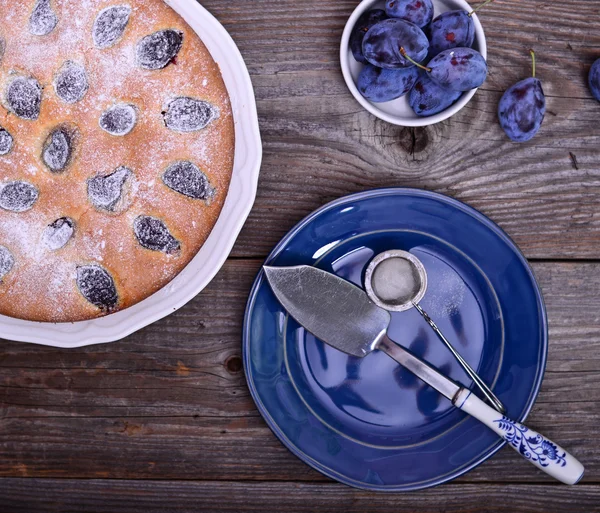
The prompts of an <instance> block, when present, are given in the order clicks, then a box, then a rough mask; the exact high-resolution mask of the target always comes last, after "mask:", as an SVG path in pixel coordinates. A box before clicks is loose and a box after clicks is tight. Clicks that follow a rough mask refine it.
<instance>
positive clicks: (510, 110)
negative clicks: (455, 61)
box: [498, 77, 546, 142]
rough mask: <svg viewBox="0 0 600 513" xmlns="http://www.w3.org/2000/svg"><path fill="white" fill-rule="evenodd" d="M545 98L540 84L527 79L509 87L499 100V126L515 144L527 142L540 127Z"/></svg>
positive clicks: (531, 78) (535, 79) (537, 81)
mask: <svg viewBox="0 0 600 513" xmlns="http://www.w3.org/2000/svg"><path fill="white" fill-rule="evenodd" d="M545 114H546V97H545V96H544V90H543V89H542V83H541V82H540V81H539V80H538V79H537V78H535V77H529V78H526V79H525V80H521V81H520V82H517V83H516V84H515V85H514V86H512V87H510V88H509V89H508V90H507V91H506V92H505V93H504V95H503V96H502V98H501V99H500V105H499V106H498V118H499V119H500V126H501V127H502V129H503V130H504V131H505V132H506V135H508V137H509V138H510V139H511V140H513V141H515V142H525V141H529V140H530V139H531V138H532V137H533V136H534V135H535V134H536V133H537V132H538V130H539V129H540V127H541V126H542V121H544V115H545Z"/></svg>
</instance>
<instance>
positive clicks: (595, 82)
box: [588, 59, 600, 102]
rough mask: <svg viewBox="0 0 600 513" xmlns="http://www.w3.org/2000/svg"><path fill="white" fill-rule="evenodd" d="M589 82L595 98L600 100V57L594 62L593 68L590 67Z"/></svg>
mask: <svg viewBox="0 0 600 513" xmlns="http://www.w3.org/2000/svg"><path fill="white" fill-rule="evenodd" d="M588 82H589V84H590V90H591V91H592V94H593V95H594V98H596V100H598V101H599V102H600V59H598V60H597V61H596V62H594V64H592V69H590V74H589V76H588Z"/></svg>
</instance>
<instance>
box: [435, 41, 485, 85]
mask: <svg viewBox="0 0 600 513" xmlns="http://www.w3.org/2000/svg"><path fill="white" fill-rule="evenodd" d="M427 67H428V68H429V70H430V73H429V75H430V77H431V79H432V80H433V81H434V82H436V83H437V84H439V85H440V86H442V87H445V88H447V89H452V90H453V91H469V90H470V89H474V88H475V87H479V86H480V85H481V84H483V83H484V82H485V78H486V76H487V64H486V62H485V59H484V58H483V56H482V55H481V54H480V53H479V52H478V51H477V50H473V49H472V48H451V49H450V50H444V51H443V52H442V53H440V54H438V55H436V56H435V57H434V58H433V59H431V60H430V61H429V64H427Z"/></svg>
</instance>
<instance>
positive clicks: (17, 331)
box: [0, 0, 262, 348]
mask: <svg viewBox="0 0 600 513" xmlns="http://www.w3.org/2000/svg"><path fill="white" fill-rule="evenodd" d="M165 2H166V3H167V4H168V5H169V6H171V7H172V8H173V9H174V10H175V11H176V12H177V13H178V14H179V15H180V16H181V17H182V18H183V19H184V20H185V21H186V22H187V23H188V24H189V25H190V26H191V27H192V28H193V29H194V30H195V31H196V33H197V34H198V35H199V36H200V38H201V39H202V41H203V42H204V44H205V45H206V47H207V48H208V50H209V51H210V53H211V54H212V56H213V58H214V59H215V61H216V62H217V63H218V64H219V66H220V68H221V72H222V74H223V79H224V80H225V85H226V86H227V90H228V92H229V96H230V98H231V104H232V108H233V116H234V120H235V161H234V168H233V175H232V179H231V186H230V188H229V192H228V194H227V199H226V201H225V205H224V207H223V211H222V212H221V215H220V217H219V219H218V221H217V223H216V225H215V227H214V229H213V231H212V233H211V234H210V236H209V237H208V239H207V241H206V243H205V244H204V245H203V246H202V248H201V249H200V251H199V252H198V254H197V255H196V257H195V258H194V259H193V260H192V261H191V262H190V263H189V264H188V266H187V267H186V268H185V269H184V270H183V271H182V272H181V273H180V274H179V275H178V276H177V277H176V278H175V279H174V280H173V281H172V282H171V283H169V284H168V285H167V286H166V287H164V288H163V289H161V290H160V291H158V292H157V293H156V294H154V295H152V296H150V297H149V298H147V299H145V300H144V301H141V302H140V303H138V304H136V305H134V306H132V307H130V308H127V309H126V310H122V311H120V312H117V313H114V314H111V315H108V316H106V317H103V318H100V319H94V320H90V321H82V322H75V323H60V324H55V323H41V322H32V321H24V320H19V319H14V318H11V317H6V316H1V315H0V338H5V339H10V340H16V341H20V342H31V343H36V344H44V345H49V346H55V347H62V348H73V347H81V346H85V345H91V344H99V343H104V342H114V341H116V340H119V339H122V338H123V337H125V336H127V335H129V334H131V333H133V332H135V331H137V330H139V329H141V328H144V327H145V326H148V325H149V324H151V323H153V322H155V321H157V320H159V319H161V318H163V317H165V316H167V315H169V314H171V313H173V312H175V311H176V310H177V309H179V308H181V307H182V306H183V305H185V304H186V303H187V302H188V301H190V300H191V299H192V298H194V297H195V296H196V295H197V294H198V293H199V292H200V291H201V290H202V289H204V287H206V285H208V283H209V282H210V281H211V280H212V279H213V278H214V276H215V275H216V274H217V272H218V271H219V269H220V268H221V267H222V266H223V264H224V263H225V260H226V259H227V257H228V255H229V253H230V251H231V249H232V247H233V244H234V243H235V240H236V239H237V236H238V235H239V232H240V230H241V229H242V226H243V224H244V222H245V221H246V219H247V217H248V214H249V213H250V210H251V208H252V205H253V204H254V198H255V196H256V188H257V184H258V174H259V171H260V164H261V160H262V145H261V140H260V132H259V127H258V115H257V112H256V101H255V99H254V90H253V88H252V82H251V81H250V75H249V73H248V69H247V68H246V65H245V63H244V60H243V58H242V56H241V54H240V52H239V50H238V48H237V46H236V44H235V43H234V41H233V39H232V38H231V36H230V35H229V34H228V33H227V31H226V30H225V29H224V28H223V26H222V25H221V24H220V23H219V22H218V21H217V20H216V18H215V17H214V16H212V15H211V14H210V13H209V12H208V11H207V10H206V9H204V8H203V7H202V6H201V5H200V4H198V3H197V2H196V1H195V0H165Z"/></svg>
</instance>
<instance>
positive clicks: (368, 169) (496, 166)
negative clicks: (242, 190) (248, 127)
mask: <svg viewBox="0 0 600 513" xmlns="http://www.w3.org/2000/svg"><path fill="white" fill-rule="evenodd" d="M203 4H204V5H205V6H206V7H208V8H209V9H210V10H211V11H213V12H214V13H215V14H216V15H217V16H218V17H219V19H220V20H221V21H222V22H223V23H224V25H225V26H226V28H227V29H228V30H229V31H230V32H231V34H232V35H233V37H234V38H235V40H236V41H237V43H238V44H239V46H240V48H241V50H242V53H243V54H244V57H245V58H246V61H247V63H248V66H249V69H250V71H251V73H252V75H253V77H252V78H253V82H254V85H255V89H256V95H257V99H258V106H259V115H260V120H261V127H262V133H263V139H264V145H265V159H264V165H263V170H262V177H261V184H260V189H259V195H258V201H257V204H256V207H255V209H254V212H253V214H252V215H251V217H250V220H249V222H248V224H247V225H246V229H245V230H244V231H243V233H242V236H241V238H240V241H239V244H238V245H237V246H236V248H235V253H234V254H235V255H237V256H264V255H265V254H267V253H268V252H269V251H270V250H271V248H272V247H273V246H274V244H275V243H276V242H277V241H278V240H279V239H280V238H281V237H282V236H283V235H284V234H285V232H286V231H287V230H288V229H289V228H291V227H292V226H293V225H294V224H295V223H296V222H298V221H299V220H300V219H301V218H302V217H304V216H305V215H307V214H308V213H310V212H311V211H312V210H314V209H316V208H318V207H320V206H321V205H322V204H324V203H326V202H328V201H330V200H333V199H336V198H338V197H340V196H343V195H345V194H349V193H354V192H358V191H363V190H366V189H369V188H373V187H383V186H405V187H418V188H424V189H429V190H434V191H438V192H442V193H445V194H449V195H451V196H453V197H456V198H458V199H460V200H463V201H466V202H468V203H469V204H471V205H473V206H474V207H476V208H478V209H480V210H482V211H483V212H484V213H485V214H487V215H489V216H490V217H491V218H492V219H494V220H495V221H496V222H498V223H499V224H500V225H501V226H502V227H503V228H505V229H506V230H507V231H508V233H509V234H510V235H511V236H512V237H514V238H515V239H516V241H517V242H518V243H519V244H520V245H521V246H522V248H523V250H524V252H525V253H526V255H527V256H528V257H530V258H598V257H599V256H600V253H599V250H598V247H600V200H599V199H598V198H600V194H599V193H600V180H599V177H600V175H599V169H600V154H599V153H598V151H597V149H598V146H599V144H600V125H599V124H598V121H597V120H598V116H599V115H600V105H599V104H598V102H596V101H595V100H593V98H592V96H591V94H590V92H589V90H588V88H587V85H586V80H585V79H586V73H587V70H588V69H589V66H590V64H591V63H592V62H593V60H594V58H595V57H597V56H600V35H599V34H598V33H596V32H594V31H590V30H589V29H588V27H589V26H594V25H597V24H598V23H599V22H600V10H599V8H598V5H597V4H596V3H594V2H586V1H585V0H571V1H569V2H553V3H550V4H548V3H547V2H545V1H544V0H535V1H530V2H527V3H526V4H524V3H523V2H520V1H518V0H506V1H503V2H497V3H494V4H491V5H489V6H488V7H487V8H486V10H485V12H483V13H482V14H481V19H482V22H483V24H484V28H485V29H486V31H487V37H488V46H489V51H490V54H489V65H490V77H489V79H488V81H487V82H486V84H485V85H484V87H483V88H482V90H480V91H479V92H478V94H477V95H476V97H475V99H474V100H473V101H472V102H471V103H470V104H469V106H468V107H467V108H465V109H464V110H463V111H462V112H461V113H460V114H458V115H456V116H454V117H453V118H452V119H451V120H448V121H446V122H444V123H440V124H438V125H435V126H433V127H428V128H425V129H417V130H411V129H404V128H401V127H395V126H392V125H389V124H387V123H384V122H381V121H379V120H377V119H376V118H374V117H373V116H371V115H370V114H368V113H367V112H365V111H364V110H363V109H362V108H361V107H360V106H359V104H358V103H357V102H356V101H355V100H354V99H353V98H352V96H351V95H350V93H349V92H348V90H347V88H346V86H345V84H344V81H343V79H342V76H341V72H340V65H339V57H338V52H339V42H340V37H341V33H342V30H343V27H344V24H345V22H346V20H347V18H348V16H349V15H350V13H351V12H352V10H353V9H354V7H355V6H356V5H357V2H356V1H355V0H344V1H341V2H334V3H323V2H321V1H318V0H309V1H306V2H280V1H274V0H258V1H255V2H253V4H252V8H248V5H247V4H239V5H231V4H224V3H223V2H221V1H220V0H209V1H206V2H203ZM530 47H533V48H535V49H536V50H537V51H538V76H539V77H540V78H541V79H542V80H543V82H544V87H545V90H546V93H547V95H548V111H549V114H548V116H547V118H546V121H545V123H544V126H543V129H542V131H541V132H540V134H538V136H537V137H536V138H535V139H534V140H533V141H532V142H530V143H527V144H522V145H519V144H513V143H511V142H510V141H508V139H507V138H506V137H505V136H504V134H503V133H502V131H501V129H500V127H499V125H498V122H497V116H496V110H497V104H498V100H499V98H500V95H501V92H502V91H503V90H505V89H506V88H507V87H508V86H509V85H511V84H512V83H514V82H515V81H517V80H518V79H520V78H523V77H525V76H527V75H528V74H529V67H530V63H529V56H528V52H527V49H528V48H530ZM570 153H573V154H574V155H575V156H576V159H577V163H578V164H577V167H578V169H574V164H573V161H572V159H571V157H570Z"/></svg>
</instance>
